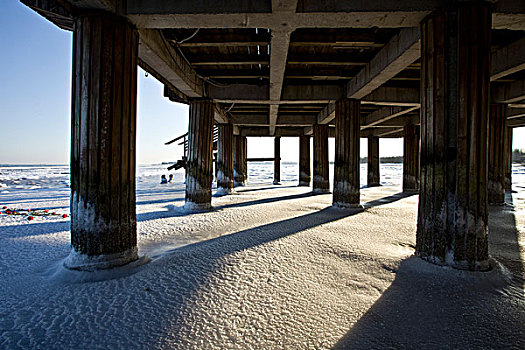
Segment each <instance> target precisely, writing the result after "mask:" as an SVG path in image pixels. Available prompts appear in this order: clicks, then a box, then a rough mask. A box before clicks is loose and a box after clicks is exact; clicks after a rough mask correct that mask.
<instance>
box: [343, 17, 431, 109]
mask: <svg viewBox="0 0 525 350" xmlns="http://www.w3.org/2000/svg"><path fill="white" fill-rule="evenodd" d="M419 40H420V32H419V27H412V28H405V29H402V30H401V31H400V32H399V34H397V35H395V36H394V37H393V38H392V39H391V40H390V41H389V42H388V44H386V45H385V47H384V48H383V49H381V51H379V52H378V53H377V55H376V56H374V58H372V60H371V61H370V62H369V63H368V64H367V65H366V66H365V67H363V69H362V70H361V71H360V72H359V73H358V74H357V75H356V77H355V78H353V79H352V80H350V81H349V82H348V84H347V87H346V89H347V97H349V98H356V99H362V98H363V97H365V96H366V95H368V94H370V93H371V92H372V91H374V90H375V89H377V88H378V87H380V86H381V85H383V84H384V83H385V82H386V81H388V80H389V79H391V78H393V77H394V76H396V75H397V74H398V73H399V72H401V71H402V70H403V69H405V68H406V67H407V66H409V65H410V64H412V63H413V62H414V61H416V60H417V59H418V58H419V57H420V55H421V49H420V45H419Z"/></svg>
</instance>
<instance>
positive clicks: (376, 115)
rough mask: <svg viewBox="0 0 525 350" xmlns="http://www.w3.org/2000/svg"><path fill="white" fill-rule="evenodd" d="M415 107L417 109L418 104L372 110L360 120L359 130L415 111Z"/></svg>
mask: <svg viewBox="0 0 525 350" xmlns="http://www.w3.org/2000/svg"><path fill="white" fill-rule="evenodd" d="M416 109H419V106H416V107H409V108H404V107H383V108H380V109H378V110H377V111H375V112H372V113H370V114H369V115H367V116H366V117H365V118H364V120H362V121H361V130H364V129H366V128H369V127H372V126H376V125H378V124H381V123H384V122H386V121H388V120H390V119H394V118H396V117H399V116H401V115H403V114H407V113H410V112H412V111H415V110H416Z"/></svg>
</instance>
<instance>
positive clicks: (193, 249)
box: [0, 163, 525, 349]
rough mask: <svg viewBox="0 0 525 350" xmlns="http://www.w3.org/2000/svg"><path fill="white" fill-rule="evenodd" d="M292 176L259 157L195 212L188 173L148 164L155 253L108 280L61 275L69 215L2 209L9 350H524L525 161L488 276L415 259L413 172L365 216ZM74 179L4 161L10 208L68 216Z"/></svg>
mask: <svg viewBox="0 0 525 350" xmlns="http://www.w3.org/2000/svg"><path fill="white" fill-rule="evenodd" d="M281 169H282V176H281V179H282V185H281V186H274V185H271V182H272V179H273V177H272V165H271V163H252V164H250V166H249V169H248V171H249V173H248V176H249V178H248V181H249V183H248V186H246V187H242V188H237V189H236V193H235V194H233V195H229V196H222V197H214V198H213V201H212V204H213V206H214V210H212V211H209V212H204V213H197V214H190V213H187V212H185V211H184V210H183V209H182V205H183V204H184V185H183V183H182V181H183V172H180V171H179V172H177V173H175V174H174V175H175V176H174V181H173V182H172V183H170V184H168V185H161V184H159V180H160V175H161V174H167V171H166V170H165V166H162V165H152V166H141V167H139V168H138V169H137V221H138V239H139V253H140V255H141V256H143V258H142V259H141V260H140V261H139V262H137V263H134V264H131V266H126V267H122V268H118V269H113V270H107V271H102V272H96V273H87V272H77V271H69V270H67V269H65V268H63V265H62V264H63V261H64V259H65V258H66V257H67V255H68V253H69V250H70V247H69V243H70V237H69V219H68V218H62V217H61V216H60V215H56V216H35V218H34V220H32V221H29V220H27V216H25V215H16V216H14V215H4V214H1V215H0V254H1V257H2V259H1V260H0V280H1V281H2V288H0V305H1V306H0V348H3V349H11V348H42V349H65V348H69V349H93V348H123V349H152V348H153V349H157V348H161V349H165V348H175V349H208V348H214V349H232V348H240V349H245V348H248V349H249V348H261V349H323V348H334V347H335V348H346V349H370V348H378V349H383V348H395V349H405V348H429V349H432V348H435V349H437V348H454V349H457V348H464V349H470V348H472V349H478V348H494V349H503V348H505V349H514V348H515V349H523V348H525V337H524V336H523V334H525V294H524V283H523V282H524V263H523V261H524V258H525V255H524V254H525V248H524V246H525V167H523V166H517V165H515V166H514V167H513V190H515V193H513V194H512V195H510V194H508V197H507V205H506V206H504V207H491V209H490V216H489V219H490V237H489V239H490V253H491V255H492V257H494V258H495V259H496V261H497V262H496V263H495V266H494V268H493V269H492V270H491V271H490V272H487V273H471V272H465V271H458V270H453V269H451V268H447V267H439V266H435V265H431V264H428V263H426V262H423V261H421V260H420V259H418V258H414V257H412V256H411V255H412V254H413V247H414V244H415V229H416V218H417V199H418V197H417V195H413V194H412V195H409V194H403V193H401V171H402V165H401V164H382V166H381V174H382V178H381V182H382V186H381V187H377V188H362V190H361V202H362V204H363V205H364V209H363V210H341V209H335V208H332V207H331V203H332V196H331V195H330V194H323V195H313V194H312V193H311V192H310V189H309V188H304V187H297V180H298V179H297V170H298V169H297V164H294V163H284V164H283V165H282V168H281ZM331 173H332V174H333V172H331ZM365 177H366V165H362V168H361V183H362V184H363V185H364V184H365V182H366V181H365ZM68 184H69V169H68V167H67V166H41V167H36V166H35V167H7V166H3V167H0V208H2V207H3V206H7V207H8V208H15V209H32V210H37V212H38V210H44V209H47V210H50V211H52V212H53V211H54V212H56V213H57V214H68V213H69V193H70V191H69V187H68ZM0 211H2V212H3V211H4V210H2V209H0Z"/></svg>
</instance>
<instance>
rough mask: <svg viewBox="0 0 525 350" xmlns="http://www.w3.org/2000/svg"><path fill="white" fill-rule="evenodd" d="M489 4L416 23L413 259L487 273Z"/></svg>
mask: <svg viewBox="0 0 525 350" xmlns="http://www.w3.org/2000/svg"><path fill="white" fill-rule="evenodd" d="M491 18H492V16H491V11H490V4H489V3H488V2H476V3H474V2H468V3H462V4H458V5H456V6H455V7H449V8H447V9H446V10H442V11H437V12H435V13H433V14H431V15H430V16H428V17H427V18H425V19H424V20H423V22H422V24H421V52H422V54H421V85H420V88H421V183H420V192H419V193H420V195H419V209H418V224H417V235H416V254H417V255H418V256H420V257H421V258H423V259H425V260H428V261H431V262H433V263H436V264H444V265H450V266H453V267H456V268H460V269H469V270H486V269H488V268H489V261H488V259H489V257H488V225H487V224H488V221H487V219H488V201H487V182H488V179H487V161H488V154H487V143H488V135H487V126H488V114H489V81H490V80H489V78H490V64H489V63H490V32H491V23H492V19H491Z"/></svg>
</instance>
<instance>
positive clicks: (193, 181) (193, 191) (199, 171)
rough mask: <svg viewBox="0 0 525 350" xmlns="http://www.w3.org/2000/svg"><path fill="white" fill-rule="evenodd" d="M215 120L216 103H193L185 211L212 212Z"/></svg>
mask: <svg viewBox="0 0 525 350" xmlns="http://www.w3.org/2000/svg"><path fill="white" fill-rule="evenodd" d="M213 118H214V105H213V102H212V101H210V100H204V99H196V100H192V101H190V118H189V127H188V162H187V165H186V170H187V173H186V204H185V207H186V208H188V209H191V210H207V209H210V208H211V184H212V180H213Z"/></svg>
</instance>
